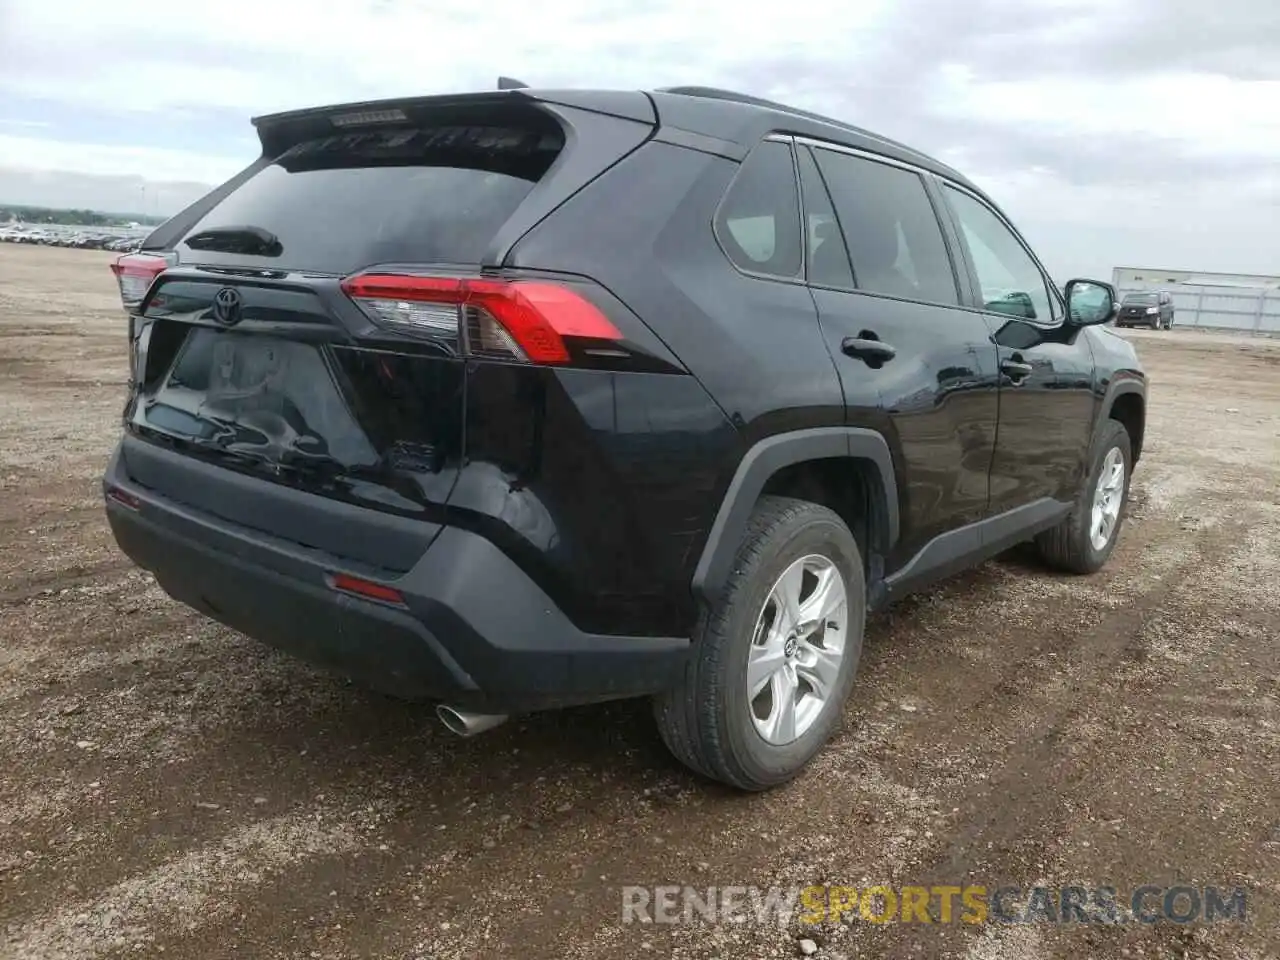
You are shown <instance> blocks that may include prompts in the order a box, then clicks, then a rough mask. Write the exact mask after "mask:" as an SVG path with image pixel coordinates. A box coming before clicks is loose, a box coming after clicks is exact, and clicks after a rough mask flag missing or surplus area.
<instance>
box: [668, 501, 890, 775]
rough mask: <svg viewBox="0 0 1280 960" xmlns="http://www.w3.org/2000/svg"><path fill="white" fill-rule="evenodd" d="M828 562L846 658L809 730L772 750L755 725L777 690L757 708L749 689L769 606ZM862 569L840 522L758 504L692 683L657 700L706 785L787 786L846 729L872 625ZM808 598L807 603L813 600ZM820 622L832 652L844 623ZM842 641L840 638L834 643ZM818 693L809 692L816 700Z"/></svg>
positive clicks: (800, 508) (816, 512)
mask: <svg viewBox="0 0 1280 960" xmlns="http://www.w3.org/2000/svg"><path fill="white" fill-rule="evenodd" d="M820 561H825V563H826V564H827V565H828V567H827V570H826V572H825V575H826V576H830V577H836V576H838V577H839V578H840V581H841V582H842V583H843V584H844V588H845V597H846V608H845V613H844V617H843V620H844V626H843V631H844V635H843V641H844V642H843V653H842V655H841V656H840V657H839V659H838V668H836V669H833V670H832V671H831V676H833V677H834V680H833V681H832V682H831V683H830V684H829V685H828V694H827V696H826V697H825V700H824V701H821V702H820V706H817V705H815V702H809V707H808V709H809V710H811V711H812V712H811V713H809V714H808V716H809V717H810V719H809V721H808V725H807V726H806V727H805V728H804V729H803V730H801V731H800V735H799V736H798V737H796V738H794V739H792V740H791V741H790V742H786V743H781V742H779V743H771V742H770V741H769V740H768V739H766V736H765V733H764V732H762V731H761V730H760V729H758V727H757V722H758V721H757V719H756V718H757V717H758V716H759V714H760V712H761V705H762V704H765V705H768V706H770V707H771V708H772V700H773V694H772V691H773V690H775V689H777V688H776V687H774V686H772V685H769V684H767V685H766V686H767V688H768V691H769V694H768V696H767V697H766V690H765V688H762V689H761V692H760V694H759V695H758V697H757V698H756V699H755V700H753V699H752V698H751V697H750V696H749V693H748V689H747V667H748V660H749V659H750V658H751V656H752V651H753V650H758V651H763V650H764V649H765V647H764V646H758V645H757V641H758V639H759V638H758V637H757V632H758V628H759V627H760V626H761V624H762V623H766V624H767V623H768V622H770V618H769V616H768V614H769V610H770V609H771V608H772V609H776V607H771V604H773V598H774V596H775V594H774V588H775V586H776V585H779V578H780V577H781V576H782V574H783V573H784V572H788V571H793V570H794V569H795V567H796V565H798V564H804V565H806V566H805V567H804V570H803V571H802V573H803V582H804V583H806V584H808V583H811V582H813V581H811V579H810V574H809V573H808V572H805V571H807V570H808V566H807V565H808V564H810V563H814V564H817V565H819V566H821V563H820ZM863 569H864V568H863V565H862V556H861V554H860V553H859V551H858V544H857V542H856V541H855V540H854V538H853V535H852V534H851V533H850V532H849V528H848V527H847V526H846V525H845V524H844V521H842V520H841V519H840V518H839V517H838V516H837V515H836V514H835V513H834V512H832V511H831V510H828V509H827V508H826V507H822V506H819V505H817V504H814V503H810V502H808V501H805V500H794V499H791V498H789V497H772V496H767V497H762V498H761V499H760V502H759V503H758V504H757V505H756V508H755V511H754V512H753V514H752V516H751V519H750V521H749V523H748V524H747V531H746V534H745V536H744V537H743V541H742V544H741V545H740V546H739V548H738V553H737V556H736V557H735V559H734V564H733V570H732V573H731V574H730V576H729V579H728V582H727V583H726V585H725V589H724V591H723V593H722V594H721V598H720V600H719V601H718V603H717V604H716V605H715V607H714V609H712V610H710V611H708V612H707V613H705V614H704V615H703V618H702V620H701V621H700V622H699V626H698V630H697V633H696V635H695V637H694V642H695V648H694V655H693V656H692V657H691V658H690V660H689V663H688V665H687V666H686V668H685V671H684V674H683V675H682V676H681V679H680V681H679V682H678V683H677V684H676V686H675V687H674V688H673V689H671V690H669V691H666V692H665V693H662V694H660V695H658V696H657V697H655V698H654V717H655V719H656V720H657V724H658V730H659V732H660V733H661V735H662V739H663V741H664V742H665V743H666V745H667V747H668V749H670V751H671V752H672V753H673V754H674V755H675V757H676V758H677V759H678V760H680V761H681V762H682V763H683V764H685V765H686V766H688V767H690V768H691V769H693V770H695V771H697V772H698V773H701V774H703V775H705V776H708V777H711V778H713V779H716V780H720V781H722V782H724V783H727V784H729V785H731V786H734V787H737V788H739V789H741V790H752V791H758V790H766V789H768V788H770V787H774V786H777V785H779V784H781V783H785V782H786V781H788V780H790V779H792V778H793V777H795V776H796V774H798V773H799V772H800V771H801V770H802V769H803V768H804V767H805V765H806V764H807V763H808V762H809V761H810V760H811V759H812V758H813V757H814V755H815V754H816V753H817V752H818V751H819V750H820V749H821V748H822V746H823V745H824V744H825V743H826V742H827V740H828V739H829V738H830V737H831V734H832V733H833V732H834V731H835V730H836V728H837V727H838V726H839V724H840V718H841V715H842V713H843V711H844V704H845V701H846V700H847V699H848V697H849V690H850V689H851V688H852V686H853V679H854V674H855V673H856V672H857V667H858V659H859V657H860V656H861V653H862V635H863V627H864V623H865V620H866V578H865V575H864V573H863ZM816 592H817V591H816V590H814V591H813V593H811V594H809V597H810V598H812V597H813V596H814V595H816ZM800 596H801V598H802V600H803V598H804V597H805V594H804V593H803V592H801V594H800ZM801 605H802V606H803V602H802V604H801ZM806 612H809V611H806ZM822 619H823V620H824V621H825V622H824V624H823V625H820V626H819V627H817V628H815V632H814V633H813V634H812V635H811V636H810V638H809V639H810V640H811V641H814V640H817V642H818V643H819V644H820V645H821V648H824V647H825V646H826V644H828V643H832V644H833V645H834V643H835V640H834V639H828V634H827V631H828V629H829V628H830V627H831V626H832V625H833V624H834V623H835V622H836V621H837V620H839V619H840V618H839V614H838V612H835V613H833V614H832V615H831V616H829V617H826V616H824V617H823V618H822ZM810 622H812V621H810ZM781 635H782V634H781V632H778V633H776V634H774V633H770V636H781ZM837 636H838V632H833V633H831V634H830V637H831V638H835V637H837ZM800 646H801V647H802V649H799V651H798V655H804V654H806V652H808V653H812V648H810V647H808V646H804V645H800ZM779 649H781V648H780V647H779ZM787 662H789V663H792V662H794V661H792V660H790V659H789V660H788V661H787ZM801 671H803V668H801ZM794 674H795V670H793V673H792V675H793V676H794ZM804 689H805V688H804V687H803V686H801V687H797V688H796V690H797V691H799V692H803V690H804ZM817 689H818V688H817V687H814V686H811V685H810V686H809V687H808V690H809V691H810V693H813V694H815V695H816V691H817ZM791 702H795V701H794V700H793V701H791ZM802 703H803V701H802ZM769 716H773V714H772V713H770V714H769ZM795 716H797V717H798V718H799V717H800V716H801V714H799V713H796V714H795ZM799 726H800V721H799V720H797V729H798V728H799Z"/></svg>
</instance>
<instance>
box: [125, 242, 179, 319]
mask: <svg viewBox="0 0 1280 960" xmlns="http://www.w3.org/2000/svg"><path fill="white" fill-rule="evenodd" d="M168 266H169V260H168V258H167V257H162V256H156V255H154V254H149V253H128V254H125V255H124V256H123V257H119V258H117V259H116V261H115V263H113V264H111V272H112V273H114V274H115V275H116V280H117V281H118V282H119V284H120V302H121V303H123V304H124V308H125V309H126V310H132V309H133V308H134V307H136V306H137V305H138V304H140V303H141V302H142V298H143V297H145V296H146V295H147V291H148V290H150V289H151V284H152V281H154V280H155V278H156V277H158V276H160V274H161V273H163V272H164V270H165V268H166V267H168Z"/></svg>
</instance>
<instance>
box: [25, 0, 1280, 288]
mask: <svg viewBox="0 0 1280 960" xmlns="http://www.w3.org/2000/svg"><path fill="white" fill-rule="evenodd" d="M499 74H503V75H507V76H514V77H518V78H520V79H521V80H523V81H525V82H526V83H528V84H530V85H531V86H535V87H566V86H579V87H613V88H631V89H635V88H640V89H646V88H647V89H652V88H654V87H659V86H670V85H677V84H702V85H709V86H720V87H726V88H730V89H735V90H740V91H742V92H746V93H751V94H755V95H757V96H764V97H768V98H771V99H775V100H781V101H783V102H786V103H791V104H794V105H796V106H798V107H802V108H805V109H810V110H816V111H819V112H821V113H824V114H827V115H829V116H832V117H835V118H837V119H840V120H843V121H846V122H849V123H854V124H857V125H858V126H862V127H865V128H867V129H870V130H872V131H874V132H876V133H879V134H882V135H885V136H889V137H892V138H894V139H898V140H901V141H903V142H905V143H908V144H910V145H911V146H913V147H916V148H917V149H920V150H923V151H925V152H926V153H930V154H932V155H934V156H936V157H938V158H939V159H941V160H943V161H945V162H947V163H949V164H951V165H952V166H955V167H957V168H958V169H960V170H962V171H963V172H964V173H966V174H967V175H968V176H969V177H970V178H971V179H973V180H975V181H976V182H977V183H978V184H980V185H981V186H982V187H983V188H984V189H985V190H987V191H988V192H989V193H990V194H991V195H992V196H993V198H994V199H995V200H996V201H997V202H998V203H999V204H1000V205H1001V206H1002V208H1003V209H1004V210H1005V211H1006V212H1007V213H1008V214H1009V215H1010V216H1011V217H1012V218H1013V219H1014V221H1015V223H1017V224H1018V226H1019V228H1020V229H1021V230H1022V232H1023V233H1024V234H1025V235H1026V236H1027V238H1028V239H1029V241H1030V242H1031V243H1032V245H1033V246H1034V247H1035V248H1036V250H1037V252H1038V253H1039V254H1040V255H1041V258H1042V259H1043V260H1044V261H1045V262H1046V265H1047V266H1048V267H1049V269H1050V270H1051V272H1053V273H1054V274H1055V276H1057V277H1058V278H1059V279H1063V278H1066V277H1070V276H1098V277H1102V278H1104V279H1105V278H1107V277H1109V276H1110V271H1111V268H1112V267H1114V266H1117V265H1126V266H1150V267H1165V268H1171V269H1175V268H1177V269H1197V270H1221V271H1230V272H1259V273H1276V274H1280V2H1277V0H808V2H806V3H804V4H794V5H766V4H763V3H762V2H761V0H751V2H746V0H733V2H729V0H704V2H702V3H700V4H693V3H687V2H683V0H630V2H621V0H541V2H539V3H536V4H535V3H523V2H517V0H498V2H493V0H490V2H487V3H483V4H477V3H474V2H465V3H464V2H459V0H340V2H329V0H216V2H208V3H192V4H187V3H177V4H159V5H158V4H157V3H156V2H155V0H147V2H140V0H0V202H10V203H35V204H45V205H52V206H75V207H82V206H83V207H92V208H95V209H101V210H110V211H119V212H146V213H164V214H168V213H172V212H175V211H176V210H178V209H180V208H181V207H182V206H183V205H184V204H185V203H187V202H189V201H191V200H192V199H195V198H196V197H198V196H199V195H200V194H201V193H203V192H204V191H205V190H207V189H208V188H209V186H210V185H213V184H216V183H218V182H220V181H222V180H224V179H226V178H227V177H229V176H230V175H232V174H233V173H235V172H236V171H237V170H239V169H241V168H242V167H243V166H245V165H246V164H247V163H249V162H250V161H252V160H253V159H254V157H255V156H256V155H257V152H258V144H257V139H256V136H255V135H254V132H253V128H252V127H251V126H250V124H249V118H250V117H252V116H255V115H258V114H262V113H269V112H272V111H275V110H282V109H289V108H296V107H306V106H316V105H321V104H325V103H336V102H349V101H358V100H366V99H376V98H378V97H390V96H404V95H416V94H428V93H446V92H457V91H464V90H477V89H492V88H493V87H494V85H495V83H496V78H497V77H498V75H499Z"/></svg>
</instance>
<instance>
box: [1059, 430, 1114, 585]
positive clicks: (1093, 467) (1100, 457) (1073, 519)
mask: <svg viewBox="0 0 1280 960" xmlns="http://www.w3.org/2000/svg"><path fill="white" fill-rule="evenodd" d="M1113 451H1116V452H1118V454H1119V459H1120V463H1121V464H1122V466H1123V475H1122V477H1121V479H1120V483H1121V487H1120V491H1119V506H1118V508H1117V513H1116V516H1115V521H1114V523H1113V525H1112V529H1111V531H1110V533H1109V534H1108V536H1107V538H1106V542H1105V543H1104V544H1102V546H1101V547H1099V546H1098V545H1096V544H1095V542H1094V539H1093V526H1094V520H1093V508H1094V495H1095V493H1096V492H1097V489H1098V482H1099V479H1100V478H1101V476H1102V473H1103V470H1104V467H1105V466H1106V465H1107V464H1108V460H1109V459H1110V458H1111V457H1112V453H1113ZM1132 472H1133V444H1132V442H1131V441H1130V439H1129V433H1128V431H1127V430H1125V428H1124V425H1123V424H1122V423H1120V422H1119V421H1118V420H1106V421H1105V422H1104V423H1103V424H1102V425H1101V426H1100V427H1099V431H1098V437H1097V439H1096V440H1095V442H1094V445H1093V459H1092V462H1091V463H1090V466H1089V472H1088V474H1087V476H1086V478H1085V482H1084V483H1083V484H1082V485H1081V489H1080V492H1079V494H1078V495H1077V496H1076V502H1075V505H1074V506H1073V507H1072V510H1071V513H1070V514H1069V515H1068V516H1067V518H1066V519H1065V520H1063V521H1062V522H1061V523H1060V524H1058V525H1057V526H1056V527H1053V528H1051V529H1049V530H1046V531H1045V532H1044V533H1042V534H1040V535H1039V536H1037V537H1036V546H1037V547H1038V548H1039V550H1040V555H1041V557H1043V558H1044V560H1045V562H1046V563H1048V564H1049V565H1050V566H1051V567H1055V568H1057V569H1059V570H1065V571H1067V572H1069V573H1096V572H1097V571H1098V570H1100V569H1102V566H1103V564H1105V563H1106V562H1107V559H1108V558H1109V557H1110V556H1111V553H1112V551H1113V550H1115V546H1116V541H1117V540H1118V539H1119V538H1120V528H1121V527H1122V526H1123V525H1124V517H1125V513H1126V512H1127V510H1128V508H1129V478H1130V475H1131V473H1132Z"/></svg>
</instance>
